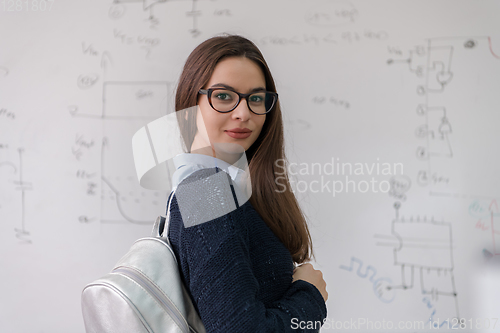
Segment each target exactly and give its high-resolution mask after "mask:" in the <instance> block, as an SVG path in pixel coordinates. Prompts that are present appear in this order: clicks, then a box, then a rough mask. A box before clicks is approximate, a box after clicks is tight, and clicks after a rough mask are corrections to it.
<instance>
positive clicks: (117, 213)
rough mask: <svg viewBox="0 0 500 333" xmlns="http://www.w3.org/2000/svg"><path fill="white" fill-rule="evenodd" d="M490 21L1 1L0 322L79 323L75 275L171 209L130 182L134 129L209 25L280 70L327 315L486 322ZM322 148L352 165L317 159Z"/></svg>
mask: <svg viewBox="0 0 500 333" xmlns="http://www.w3.org/2000/svg"><path fill="white" fill-rule="evenodd" d="M499 15H500V2H498V1H480V2H478V1H472V0H471V1H442V0H439V1H389V0H387V1H385V0H384V1H382V0H379V1H357V0H352V1H327V0H322V1H320V0H313V1H307V2H306V1H296V0H293V1H260V0H257V1H251V2H250V1H247V2H243V1H225V0H211V1H208V0H204V1H195V0H192V1H187V0H186V1H166V2H158V1H148V0H144V2H143V1H140V0H135V1H134V0H129V1H122V2H121V3H120V2H119V1H118V2H115V3H113V2H112V1H96V0H86V1H77V0H71V1H59V0H54V1H41V0H38V1H37V0H28V1H23V2H21V1H12V0H5V1H1V2H0V267H2V269H1V275H0V276H1V278H0V281H1V284H0V285H1V286H0V295H1V297H0V331H2V332H83V331H84V326H83V320H82V317H81V310H80V293H81V290H82V288H83V287H84V286H85V284H87V283H89V282H91V281H93V280H95V279H97V278H98V277H100V276H102V275H104V274H105V273H107V272H108V271H109V270H110V269H111V268H112V267H113V264H114V263H115V262H116V261H117V260H118V259H119V258H120V257H121V255H123V254H124V253H125V251H127V250H128V248H129V247H130V245H131V244H132V242H133V241H134V240H136V239H137V238H140V237H142V236H146V235H149V232H150V229H151V224H152V221H153V219H154V218H155V217H156V216H157V215H158V214H162V213H163V212H164V210H165V199H166V194H165V193H159V192H152V191H147V190H143V189H141V188H140V187H139V186H138V181H137V179H136V176H135V169H134V165H133V160H132V154H131V136H132V134H133V133H135V131H136V130H137V129H138V128H140V127H141V126H142V125H144V124H145V123H148V122H150V121H152V120H154V119H156V118H159V117H160V116H162V115H164V114H165V112H166V110H167V109H168V108H170V107H171V106H172V103H173V96H174V92H175V85H176V81H177V79H178V77H179V75H180V72H181V69H182V66H183V64H184V61H185V59H186V58H187V56H188V54H189V53H190V52H191V50H192V49H193V48H194V47H195V46H196V45H198V44H199V43H200V42H201V41H203V40H205V39H207V38H209V37H211V36H213V35H216V34H219V33H222V32H228V33H237V34H241V35H243V36H246V37H248V38H250V39H252V40H253V41H254V42H255V43H256V44H257V45H258V46H259V48H260V49H261V50H262V52H263V53H264V56H265V57H266V59H267V61H268V63H269V66H270V68H271V70H272V72H273V75H274V77H275V80H276V82H277V87H278V92H279V94H280V99H281V103H282V107H283V112H284V118H285V130H286V135H287V152H288V157H289V159H290V161H291V162H294V163H297V165H296V166H295V168H294V169H292V170H291V171H292V172H294V173H296V175H294V177H293V178H294V180H295V181H296V183H295V184H296V194H297V197H298V198H299V200H300V203H301V205H302V207H303V209H304V211H305V213H306V215H307V216H308V218H309V222H310V228H311V232H312V234H313V240H314V245H315V251H316V259H317V261H316V262H315V263H314V265H315V267H316V268H318V269H321V270H322V271H323V273H324V277H325V280H326V281H327V284H328V287H327V288H328V292H329V300H328V302H327V306H328V314H329V317H328V319H329V321H330V322H329V325H330V326H331V325H332V321H333V320H335V321H336V320H342V321H345V320H349V321H350V320H351V319H353V320H354V321H355V322H357V321H358V320H359V318H365V319H366V320H369V321H372V322H374V323H375V322H376V321H378V322H379V324H380V323H382V320H385V321H386V322H387V321H392V322H393V323H394V325H397V323H398V322H399V321H407V320H409V321H423V322H426V323H427V321H428V320H429V318H431V319H432V320H437V319H438V318H439V319H440V320H441V324H442V322H443V320H445V319H446V318H450V320H449V325H450V326H458V325H457V319H453V318H456V317H460V318H464V319H466V320H467V321H466V325H467V326H466V327H467V330H468V331H470V332H471V331H481V332H483V331H487V330H485V329H476V327H477V326H476V325H478V323H479V324H481V325H482V327H484V326H486V324H488V322H490V326H492V325H493V323H494V322H495V320H494V319H492V318H494V317H499V313H500V312H499V305H498V304H499V302H498V299H499V297H500V290H499V289H500V288H499V286H498V285H499V284H498V272H497V271H495V267H498V266H499V263H498V258H499V257H500V213H499V212H500V210H499V209H498V203H497V201H498V200H499V198H500V190H499V188H500V175H499V173H498V164H499V163H500V150H499V144H500V132H499V131H498V126H499V123H500V94H499V93H498V91H500V81H499V79H498V78H499V77H500V23H499V22H500V21H499V20H498V17H499ZM332 160H333V161H334V163H338V164H336V165H335V167H337V166H341V165H342V163H345V164H346V165H347V164H350V165H351V166H352V167H354V168H357V170H358V173H360V172H363V175H359V174H358V175H356V174H349V171H348V169H344V172H342V169H335V170H336V171H335V174H333V175H332V174H327V173H325V171H326V172H329V171H330V169H329V168H330V167H328V166H327V168H326V170H325V169H322V172H321V174H320V173H319V172H318V169H314V173H313V171H312V167H313V163H320V165H322V166H323V167H324V166H325V165H327V164H328V163H331V162H332ZM301 163H302V164H301ZM357 163H361V164H362V165H363V168H362V169H361V167H360V165H361V164H357ZM395 163H400V164H399V165H400V166H402V168H403V175H401V174H400V172H399V171H400V169H397V170H394V169H393V166H394V164H395ZM388 165H391V169H390V170H389V169H388V168H387V166H388ZM372 166H373V167H374V168H373V169H372V171H371V174H369V173H370V168H371V167H372ZM306 167H308V168H306ZM377 168H378V169H377ZM337 170H338V172H337ZM396 171H397V172H396ZM353 172H354V171H353ZM395 173H397V174H395ZM346 177H347V178H346ZM334 181H335V182H337V183H335V184H336V185H335V186H336V187H335V189H336V190H337V193H335V195H334V190H333V189H332V183H333V182H334ZM348 181H351V183H348ZM322 182H323V184H326V185H324V186H323V187H322V185H321V184H322ZM389 183H390V184H391V190H390V191H389V193H386V192H387V191H388V190H389ZM346 185H348V186H350V187H349V188H348V191H346V189H345V187H346ZM367 185H369V186H370V188H369V189H368V190H367V191H366V186H367ZM341 186H343V188H342V189H341V188H340V187H341ZM372 186H375V187H374V188H375V190H376V191H377V193H375V191H374V190H372V188H371V187H372ZM379 186H381V187H379ZM363 192H366V193H363ZM395 207H399V208H398V209H395ZM495 228H496V231H497V232H495ZM483 250H486V251H488V252H485V251H483ZM485 253H486V255H485ZM488 253H489V254H488ZM495 254H498V255H495ZM490 255H491V258H490V259H487V257H488V256H490ZM351 265H352V266H351ZM412 272H413V274H412ZM495 279H497V280H495ZM412 281H413V283H412ZM495 281H496V282H495ZM403 285H406V286H407V288H406V289H405V288H403V287H402V286H403ZM389 286H392V289H388V288H387V287H389ZM398 286H399V287H398ZM455 293H456V296H453V294H455ZM495 300H496V301H495ZM487 319H488V320H487ZM333 325H335V323H334V322H333ZM426 325H427V326H426V327H427V328H428V324H426ZM447 325H448V323H447V324H445V326H443V327H442V329H444V327H447ZM471 325H472V326H473V328H471ZM358 328H359V327H358ZM361 328H362V329H363V330H364V331H367V329H366V328H367V326H366V325H365V326H361ZM496 328H497V330H498V329H500V323H496ZM322 331H325V332H326V331H329V329H328V328H327V326H326V325H325V327H324V328H323V329H322ZM353 331H354V330H353ZM401 331H405V332H413V331H417V329H410V328H408V329H403V330H401Z"/></svg>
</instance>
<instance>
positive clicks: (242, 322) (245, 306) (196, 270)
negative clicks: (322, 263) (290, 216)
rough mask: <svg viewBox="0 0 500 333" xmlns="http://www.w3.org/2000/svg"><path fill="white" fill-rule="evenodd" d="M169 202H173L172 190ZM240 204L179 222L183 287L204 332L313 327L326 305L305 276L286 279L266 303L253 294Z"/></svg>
mask: <svg viewBox="0 0 500 333" xmlns="http://www.w3.org/2000/svg"><path fill="white" fill-rule="evenodd" d="M174 202H175V203H174ZM172 205H173V207H174V209H175V208H177V203H176V199H175V195H174V199H173V201H172ZM245 207H246V205H244V206H241V207H238V208H237V209H236V210H234V211H232V212H230V213H227V214H225V215H223V216H220V217H218V218H216V219H213V220H211V221H208V222H204V223H201V224H195V225H190V226H187V227H182V232H181V234H180V239H179V241H180V243H181V246H180V252H181V253H180V255H181V256H182V257H183V259H184V260H181V263H182V264H184V265H185V266H187V267H183V271H184V272H188V275H189V277H188V279H187V281H186V282H187V283H188V289H189V291H190V293H191V296H192V298H193V301H194V303H195V305H196V308H197V309H198V311H199V314H200V317H201V319H202V321H203V323H204V325H205V328H206V330H207V333H211V332H252V333H254V332H273V333H276V332H318V331H319V328H320V327H321V325H322V324H323V321H324V319H325V318H326V315H327V313H326V305H325V302H324V300H323V297H322V296H321V293H320V292H319V290H318V289H317V288H316V287H315V286H314V285H312V284H310V283H309V282H306V281H303V280H298V281H295V282H293V283H291V284H290V288H289V289H288V290H287V292H286V293H285V295H284V296H283V297H282V298H281V299H280V300H278V301H275V302H273V303H272V304H271V305H270V306H269V305H268V307H267V308H266V306H265V305H264V303H263V302H262V301H259V300H258V299H257V298H256V295H257V293H258V290H259V282H258V280H257V279H256V277H255V275H254V273H253V271H252V264H251V258H250V253H249V241H248V232H247V231H246V230H245V229H244V228H243V229H242V228H241V225H242V223H241V222H242V221H241V219H245V218H246V216H247V214H245V213H246V210H245ZM174 215H175V214H174ZM306 327H308V329H306ZM311 327H313V329H311Z"/></svg>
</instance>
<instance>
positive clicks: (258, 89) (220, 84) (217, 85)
mask: <svg viewBox="0 0 500 333" xmlns="http://www.w3.org/2000/svg"><path fill="white" fill-rule="evenodd" d="M216 87H222V88H226V89H230V90H234V91H236V89H234V88H233V87H231V86H230V85H227V84H224V83H216V84H213V85H212V86H211V87H210V88H216ZM262 90H266V88H264V87H258V88H253V89H252V90H250V91H249V93H252V92H254V91H262Z"/></svg>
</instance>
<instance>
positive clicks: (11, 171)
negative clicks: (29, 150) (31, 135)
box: [0, 146, 33, 244]
mask: <svg viewBox="0 0 500 333" xmlns="http://www.w3.org/2000/svg"><path fill="white" fill-rule="evenodd" d="M6 148H7V149H8V146H7V147H6ZM23 154H24V149H23V148H18V149H17V155H18V160H17V161H15V162H12V161H2V160H0V174H2V175H7V178H6V180H5V181H6V182H7V183H10V184H11V185H12V186H9V185H8V184H7V185H2V187H4V188H7V189H9V188H10V189H12V190H13V191H15V192H17V193H18V194H17V195H13V196H12V197H17V199H19V201H20V205H19V210H20V217H19V223H18V227H16V228H14V233H15V237H16V238H17V239H18V241H19V243H21V244H32V239H31V235H30V232H29V231H28V229H27V228H26V194H27V191H30V190H32V189H33V184H32V183H31V182H28V181H26V180H25V179H24V175H23ZM2 178H3V177H2ZM2 206H3V204H2V202H0V209H2Z"/></svg>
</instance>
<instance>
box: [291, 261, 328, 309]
mask: <svg viewBox="0 0 500 333" xmlns="http://www.w3.org/2000/svg"><path fill="white" fill-rule="evenodd" d="M292 278H293V280H292V282H294V281H296V280H304V281H307V282H309V283H310V284H312V285H314V286H315V287H316V288H318V290H319V292H320V293H321V296H323V299H324V300H325V302H326V300H327V299H328V292H327V291H326V282H325V280H323V273H321V271H320V270H318V269H314V267H313V265H311V264H310V263H307V264H303V265H300V266H299V267H297V268H295V270H294V271H293V276H292Z"/></svg>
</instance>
